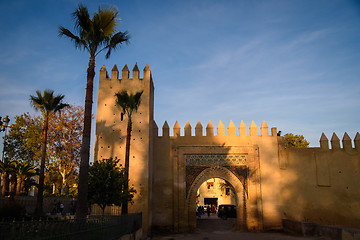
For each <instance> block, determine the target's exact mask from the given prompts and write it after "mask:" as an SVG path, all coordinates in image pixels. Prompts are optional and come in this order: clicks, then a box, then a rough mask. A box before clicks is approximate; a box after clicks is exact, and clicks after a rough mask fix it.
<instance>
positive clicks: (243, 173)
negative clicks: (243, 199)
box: [224, 165, 249, 192]
mask: <svg viewBox="0 0 360 240" xmlns="http://www.w3.org/2000/svg"><path fill="white" fill-rule="evenodd" d="M224 167H225V168H227V169H229V170H230V172H232V173H233V174H234V175H235V176H236V177H237V178H238V179H239V180H240V182H241V183H242V184H243V186H244V188H245V191H246V192H247V179H248V175H249V168H248V166H246V165H243V166H224Z"/></svg>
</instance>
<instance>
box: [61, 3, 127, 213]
mask: <svg viewBox="0 0 360 240" xmlns="http://www.w3.org/2000/svg"><path fill="white" fill-rule="evenodd" d="M73 16H74V22H75V31H76V32H77V34H78V35H75V34H73V33H72V32H71V31H70V30H68V29H66V28H64V27H62V26H60V27H59V35H60V36H65V37H68V38H70V40H71V41H72V42H73V43H74V45H75V48H79V49H80V50H85V51H87V52H89V54H90V59H89V65H88V69H87V85H86V95H85V113H84V130H83V138H82V144H81V150H80V151H81V153H80V155H81V156H80V157H81V161H80V173H79V185H78V186H79V187H78V204H77V210H76V217H77V218H78V219H80V218H85V217H86V214H87V210H88V199H87V195H88V175H89V173H88V172H89V158H90V137H91V117H92V116H91V115H92V98H93V85H94V84H93V82H94V76H95V57H96V56H97V55H98V54H99V53H100V52H102V51H103V50H107V53H106V58H109V57H110V54H111V51H112V50H115V49H116V48H117V47H120V45H121V44H122V43H127V42H128V40H129V35H128V32H127V31H125V32H117V33H115V28H116V26H117V25H118V23H119V21H120V19H119V18H118V11H117V10H115V9H101V8H99V10H98V12H96V13H95V14H94V16H93V18H90V15H89V12H88V9H87V7H85V6H83V5H82V4H80V5H79V6H78V8H77V9H76V10H75V12H74V13H73Z"/></svg>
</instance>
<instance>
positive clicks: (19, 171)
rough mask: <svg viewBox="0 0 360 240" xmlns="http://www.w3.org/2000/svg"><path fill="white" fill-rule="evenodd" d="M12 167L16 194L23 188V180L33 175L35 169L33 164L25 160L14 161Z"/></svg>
mask: <svg viewBox="0 0 360 240" xmlns="http://www.w3.org/2000/svg"><path fill="white" fill-rule="evenodd" d="M14 168H15V171H14V173H15V174H16V176H17V188H16V195H19V194H21V192H23V190H24V187H25V181H26V180H28V179H30V178H31V177H33V176H35V175H36V173H37V171H36V169H35V167H34V166H33V165H31V164H30V163H28V162H25V161H22V162H20V161H16V162H15V163H14Z"/></svg>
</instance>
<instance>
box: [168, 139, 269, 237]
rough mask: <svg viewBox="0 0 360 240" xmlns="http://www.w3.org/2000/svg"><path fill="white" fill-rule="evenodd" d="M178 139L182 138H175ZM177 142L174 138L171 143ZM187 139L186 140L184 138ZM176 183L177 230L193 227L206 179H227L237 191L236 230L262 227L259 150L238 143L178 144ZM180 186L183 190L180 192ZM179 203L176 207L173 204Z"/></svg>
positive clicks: (175, 157) (175, 154)
mask: <svg viewBox="0 0 360 240" xmlns="http://www.w3.org/2000/svg"><path fill="white" fill-rule="evenodd" d="M178 140H180V142H182V141H181V140H185V139H181V138H180V139H178ZM176 142H177V141H174V145H175V143H176ZM184 142H186V140H185V141H184ZM173 156H174V161H175V162H177V164H176V165H177V167H176V168H175V173H176V175H177V179H178V182H177V183H175V186H179V188H178V192H176V191H175V192H174V193H175V195H178V198H179V201H178V203H177V204H176V203H175V208H177V209H179V214H178V215H177V218H178V226H175V227H178V230H179V231H183V230H190V231H193V230H195V229H196V212H195V211H196V204H195V200H196V195H197V190H198V188H199V187H200V185H201V184H202V183H203V182H204V181H206V180H208V179H209V178H221V179H223V180H226V181H227V182H229V183H230V184H231V185H232V186H233V188H234V190H235V193H236V201H237V216H238V217H237V229H239V230H241V229H254V230H259V229H262V206H261V192H260V189H261V188H260V172H259V159H258V149H257V148H255V147H239V146H219V145H217V146H216V145H213V146H178V147H176V148H175V149H174V150H173ZM183 189H184V190H185V191H183ZM176 206H178V207H176Z"/></svg>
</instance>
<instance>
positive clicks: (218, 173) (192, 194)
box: [187, 166, 246, 229]
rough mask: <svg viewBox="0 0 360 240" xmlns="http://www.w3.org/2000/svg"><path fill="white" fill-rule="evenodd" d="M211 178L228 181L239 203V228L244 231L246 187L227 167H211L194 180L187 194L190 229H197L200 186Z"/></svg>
mask: <svg viewBox="0 0 360 240" xmlns="http://www.w3.org/2000/svg"><path fill="white" fill-rule="evenodd" d="M210 178H221V179H223V180H226V181H228V182H229V183H230V184H231V185H232V186H233V188H234V189H235V193H236V202H237V210H236V211H237V216H238V217H237V228H238V229H244V228H245V226H246V224H245V221H246V217H245V218H244V204H243V196H244V187H243V184H242V183H241V181H240V179H239V178H238V177H236V176H235V175H234V174H233V173H232V172H231V171H230V170H229V169H227V168H225V167H220V166H219V167H209V168H206V169H205V170H203V171H202V172H201V173H200V174H199V175H198V176H197V177H196V179H195V180H194V182H193V183H192V185H191V186H190V189H189V191H188V194H187V209H188V217H189V228H190V229H196V217H195V216H196V195H197V190H198V189H199V187H200V185H201V184H202V183H203V182H205V181H206V180H208V179H210Z"/></svg>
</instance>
